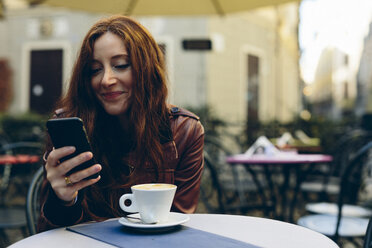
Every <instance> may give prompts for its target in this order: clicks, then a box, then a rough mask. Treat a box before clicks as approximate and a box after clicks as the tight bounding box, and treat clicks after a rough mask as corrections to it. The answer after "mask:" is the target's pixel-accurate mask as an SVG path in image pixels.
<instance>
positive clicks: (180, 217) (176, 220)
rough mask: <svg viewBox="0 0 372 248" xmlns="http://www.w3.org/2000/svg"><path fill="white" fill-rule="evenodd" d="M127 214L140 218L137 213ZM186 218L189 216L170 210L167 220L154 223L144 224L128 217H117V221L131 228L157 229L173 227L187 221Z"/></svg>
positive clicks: (188, 218)
mask: <svg viewBox="0 0 372 248" xmlns="http://www.w3.org/2000/svg"><path fill="white" fill-rule="evenodd" d="M128 216H130V217H135V218H140V215H139V214H130V215H128ZM188 220H190V217H189V216H188V215H186V214H182V213H175V212H170V213H169V217H168V221H167V222H160V223H156V224H145V223H143V222H141V220H135V219H133V220H132V219H129V218H124V217H122V218H120V219H119V223H120V224H122V225H124V226H126V227H132V228H140V229H159V228H166V227H173V226H177V225H181V224H183V223H185V222H187V221H188Z"/></svg>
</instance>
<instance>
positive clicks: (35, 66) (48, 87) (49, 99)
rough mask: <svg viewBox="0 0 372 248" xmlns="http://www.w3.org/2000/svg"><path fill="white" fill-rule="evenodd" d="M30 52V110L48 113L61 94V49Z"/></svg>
mask: <svg viewBox="0 0 372 248" xmlns="http://www.w3.org/2000/svg"><path fill="white" fill-rule="evenodd" d="M30 53H31V54H30V89H29V96H30V98H29V107H30V111H32V112H36V113H39V114H48V113H50V112H51V111H52V110H53V108H54V106H55V103H56V102H57V100H58V99H59V98H60V97H61V95H62V71H63V50H62V49H51V50H31V52H30Z"/></svg>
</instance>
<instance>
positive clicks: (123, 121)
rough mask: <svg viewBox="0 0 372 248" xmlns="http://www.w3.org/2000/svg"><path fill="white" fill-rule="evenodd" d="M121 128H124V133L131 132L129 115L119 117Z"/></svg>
mask: <svg viewBox="0 0 372 248" xmlns="http://www.w3.org/2000/svg"><path fill="white" fill-rule="evenodd" d="M118 119H119V123H120V126H121V127H122V128H123V130H124V131H129V127H130V125H129V116H128V114H123V115H120V116H118Z"/></svg>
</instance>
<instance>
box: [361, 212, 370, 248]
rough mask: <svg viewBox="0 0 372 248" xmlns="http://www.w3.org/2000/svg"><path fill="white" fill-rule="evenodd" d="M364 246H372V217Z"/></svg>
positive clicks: (366, 247) (367, 247) (368, 247)
mask: <svg viewBox="0 0 372 248" xmlns="http://www.w3.org/2000/svg"><path fill="white" fill-rule="evenodd" d="M363 248H372V217H371V218H370V219H369V222H368V226H367V231H366V235H365V236H364V242H363Z"/></svg>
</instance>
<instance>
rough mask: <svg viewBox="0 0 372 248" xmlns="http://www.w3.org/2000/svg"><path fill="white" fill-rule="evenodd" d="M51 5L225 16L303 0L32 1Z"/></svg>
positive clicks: (129, 12)
mask: <svg viewBox="0 0 372 248" xmlns="http://www.w3.org/2000/svg"><path fill="white" fill-rule="evenodd" d="M28 1H29V2H30V3H42V4H46V5H50V6H59V7H66V8H71V9H77V10H84V11H90V12H100V13H111V14H126V15H139V16H143V15H144V16H148V15H178V16H182V15H213V14H218V15H224V14H228V13H234V12H240V11H247V10H252V9H255V8H259V7H265V6H273V5H278V4H283V3H288V2H295V1H296V2H299V1H301V0H187V1H185V0H103V1H102V0H28Z"/></svg>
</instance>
